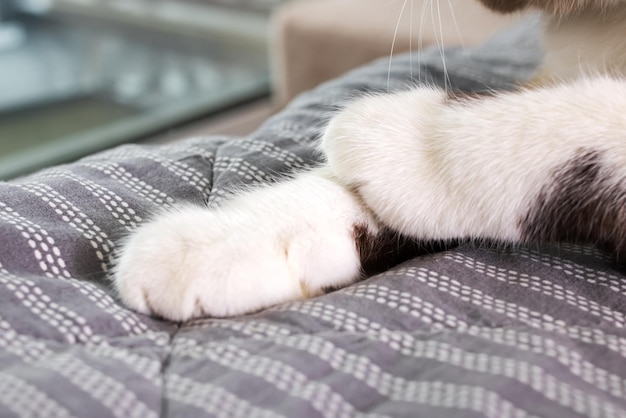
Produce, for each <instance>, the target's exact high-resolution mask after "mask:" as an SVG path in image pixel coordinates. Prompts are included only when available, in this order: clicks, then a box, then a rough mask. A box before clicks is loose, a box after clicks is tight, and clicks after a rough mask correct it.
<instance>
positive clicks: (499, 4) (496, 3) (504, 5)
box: [480, 0, 528, 13]
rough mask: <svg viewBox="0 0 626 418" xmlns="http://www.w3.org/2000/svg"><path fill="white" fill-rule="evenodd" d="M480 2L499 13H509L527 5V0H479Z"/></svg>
mask: <svg viewBox="0 0 626 418" xmlns="http://www.w3.org/2000/svg"><path fill="white" fill-rule="evenodd" d="M480 2H481V3H482V4H484V5H485V6H487V7H488V8H490V9H491V10H495V11H496V12H501V13H511V12H515V11H517V10H520V9H523V8H525V7H526V6H528V0H480Z"/></svg>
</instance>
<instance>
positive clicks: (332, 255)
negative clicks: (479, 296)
mask: <svg viewBox="0 0 626 418" xmlns="http://www.w3.org/2000/svg"><path fill="white" fill-rule="evenodd" d="M622 16H626V14H623V15H622ZM572 19H574V18H572ZM625 21H626V17H625V18H621V19H616V20H615V22H613V21H611V23H610V24H607V25H605V26H603V25H602V24H598V23H597V22H595V23H594V22H593V21H592V20H590V21H589V23H588V24H582V26H576V25H574V24H573V23H572V22H575V19H574V20H568V21H564V22H563V23H562V24H559V25H557V24H556V21H553V22H552V23H551V26H549V29H548V34H549V36H548V41H547V44H548V45H549V46H550V47H551V48H552V49H553V50H552V52H553V53H552V54H548V61H547V68H548V69H549V70H551V71H557V73H556V74H554V75H555V79H563V80H569V81H568V82H567V83H564V84H562V85H559V86H553V87H545V88H542V89H539V90H535V91H533V90H528V91H522V92H519V93H507V94H502V95H499V96H496V97H493V98H488V99H482V100H476V101H472V100H469V101H461V102H456V103H450V102H449V101H446V96H445V93H443V92H442V91H439V90H435V89H429V88H419V89H416V90H413V91H408V92H404V93H397V94H394V95H387V96H372V97H366V98H363V99H360V100H358V101H356V102H354V103H352V104H350V105H349V106H347V107H346V109H345V110H344V111H343V112H341V113H340V114H339V115H338V116H337V117H336V118H334V119H333V120H332V122H331V123H330V125H329V127H328V129H327V131H326V133H325V136H324V138H323V143H322V149H323V151H324V152H325V153H326V155H327V157H328V166H327V167H325V168H323V169H321V170H317V171H314V172H312V173H308V174H302V175H300V176H298V177H297V178H296V179H294V180H291V181H288V182H284V183H282V184H279V185H275V186H270V187H265V188H261V189H258V190H255V191H252V192H248V193H244V194H242V195H240V196H238V197H237V198H235V199H234V200H232V201H230V202H228V203H227V204H225V205H224V206H223V207H221V208H220V209H217V210H208V209H206V208H198V207H182V208H178V209H176V210H174V211H170V212H166V213H164V214H161V215H159V216H157V217H156V218H155V219H154V220H152V221H150V222H147V223H146V224H144V225H142V226H141V227H140V228H139V229H138V230H137V231H136V232H135V233H134V234H133V235H132V236H131V237H130V238H129V240H128V241H127V242H126V243H125V245H124V248H123V251H122V252H121V256H120V259H119V263H118V265H117V266H116V273H115V285H116V288H117V290H118V292H119V295H120V296H121V298H122V300H123V301H124V302H125V303H126V304H127V305H128V306H130V307H131V308H133V309H135V310H137V311H139V312H144V313H151V314H158V315H160V316H163V317H165V318H168V319H173V320H186V319H189V318H193V317H198V316H204V315H211V316H229V315H237V314H241V313H245V312H250V311H254V310H257V309H261V308H264V307H267V306H270V305H273V304H276V303H281V302H285V301H289V300H295V299H301V298H305V297H311V296H316V295H319V294H320V293H322V292H323V289H324V288H325V287H330V286H339V285H345V284H348V283H350V282H352V281H354V280H355V279H356V278H358V276H359V273H360V271H359V270H360V261H359V255H358V253H357V249H356V247H355V242H354V237H353V232H354V226H355V225H362V226H366V227H367V228H368V229H369V231H370V232H371V233H372V234H376V233H377V231H378V226H377V222H381V223H382V224H385V225H386V226H390V227H392V228H394V229H396V230H398V231H401V232H403V233H405V234H408V235H412V236H415V237H419V238H458V237H481V238H495V239H501V240H507V241H515V240H518V239H519V238H520V230H519V220H520V217H522V216H523V215H524V213H525V211H527V210H528V208H529V206H530V205H531V204H532V200H533V198H535V197H536V195H537V193H539V191H540V190H541V188H542V187H544V186H545V185H546V184H549V183H548V181H549V179H548V177H549V175H550V173H552V172H553V170H554V169H555V168H557V167H559V166H562V165H563V164H565V163H566V162H567V161H569V160H571V159H572V158H573V157H574V156H575V155H576V154H577V153H579V152H580V151H581V150H583V149H589V148H593V149H595V150H598V151H607V152H606V153H605V154H604V155H605V156H608V161H604V163H605V164H606V165H608V170H609V172H612V173H614V174H615V175H616V176H617V177H618V178H619V179H623V178H624V177H626V145H625V140H624V139H625V135H626V116H625V112H626V82H625V81H623V80H619V79H611V78H607V77H596V78H592V79H587V80H580V81H576V76H575V74H577V73H578V72H580V70H581V68H582V70H593V71H594V72H602V71H603V70H610V71H611V72H613V73H622V70H623V68H624V66H626V59H625V52H624V51H626V47H624V46H623V43H624V39H626V37H625V36H624V35H623V33H624V28H626V25H625V24H624V22H625ZM579 23H580V22H579ZM559 28H560V29H559ZM574 38H575V39H576V40H575V41H574V42H576V43H577V44H576V45H577V46H575V47H572V46H570V45H568V42H570V40H571V39H574ZM609 41H611V42H610V43H606V42H609ZM603 42H604V43H603ZM598 43H600V45H599V44H598ZM563 63H564V64H565V66H564V67H563V66H561V64H563ZM605 64H606V65H605ZM574 66H575V67H576V70H575V71H574V72H572V71H570V69H571V68H573V67H574ZM355 193H358V195H357V194H355ZM374 219H376V221H375V220H374Z"/></svg>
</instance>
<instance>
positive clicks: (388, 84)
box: [387, 0, 408, 92]
mask: <svg viewBox="0 0 626 418" xmlns="http://www.w3.org/2000/svg"><path fill="white" fill-rule="evenodd" d="M407 1H408V0H404V1H403V2H402V8H401V9H400V16H398V21H397V22H396V28H395V30H394V32H393V41H391V52H390V53H389V68H388V70H387V92H389V86H390V84H391V63H392V61H393V51H394V49H395V47H396V40H397V39H398V29H399V28H400V22H401V21H402V16H403V15H404V9H406V4H407Z"/></svg>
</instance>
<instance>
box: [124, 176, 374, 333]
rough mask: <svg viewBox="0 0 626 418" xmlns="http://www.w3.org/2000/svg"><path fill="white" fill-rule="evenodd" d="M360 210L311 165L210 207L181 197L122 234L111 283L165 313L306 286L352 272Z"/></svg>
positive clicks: (349, 277) (247, 308)
mask: <svg viewBox="0 0 626 418" xmlns="http://www.w3.org/2000/svg"><path fill="white" fill-rule="evenodd" d="M368 216H369V215H368V214H367V213H364V212H363V210H362V208H361V206H360V205H359V204H358V202H357V201H356V200H355V199H354V196H353V195H352V194H351V193H349V192H347V191H346V190H345V189H344V188H343V187H341V186H339V185H337V184H336V183H334V182H333V181H330V180H328V179H326V178H324V177H322V176H320V175H318V174H317V173H311V174H305V175H301V176H300V177H298V178H296V179H295V180H292V181H288V182H285V183H282V184H279V185H275V186H271V187H266V188H262V189H258V190H255V191H252V192H249V193H245V194H243V195H241V196H238V197H237V198H235V199H234V200H233V201H231V202H227V203H226V204H225V205H224V206H223V207H221V208H220V209H218V210H209V209H207V208H201V207H191V206H188V207H182V208H179V209H177V210H173V211H169V212H167V213H163V214H161V215H159V216H157V217H156V218H155V219H154V220H152V221H149V222H147V223H146V224H144V225H142V226H141V227H139V229H138V230H137V231H136V232H135V233H134V234H133V235H131V236H130V238H129V239H128V240H127V241H126V243H125V245H124V246H123V248H122V251H121V254H120V257H119V260H118V263H117V265H116V268H115V274H114V283H115V287H116V289H117V291H118V294H119V296H120V298H121V299H122V301H123V302H124V303H125V304H127V305H128V306H129V307H130V308H132V309H134V310H136V311H138V312H141V313H145V314H154V315H158V316H161V317H163V318H166V319H170V320H175V321H184V320H187V319H190V318H195V317H202V316H213V317H224V316H232V315H239V314H243V313H248V312H253V311H256V310H259V309H262V308H265V307H268V306H271V305H275V304H278V303H282V302H287V301H292V300H298V299H302V298H307V297H312V296H316V295H319V294H322V293H323V292H324V289H325V288H327V287H333V286H340V285H345V284H348V283H350V282H353V281H354V280H356V279H357V278H358V277H359V274H360V261H359V254H358V250H357V248H356V246H355V242H354V236H353V235H354V226H355V224H358V225H360V226H363V225H369V224H370V223H372V221H371V219H369V218H368ZM372 224H373V223H372Z"/></svg>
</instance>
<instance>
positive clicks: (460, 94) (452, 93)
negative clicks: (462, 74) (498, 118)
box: [444, 90, 496, 104]
mask: <svg viewBox="0 0 626 418" xmlns="http://www.w3.org/2000/svg"><path fill="white" fill-rule="evenodd" d="M495 95H496V93H495V92H493V91H489V90H486V91H476V92H464V91H457V90H447V91H446V97H445V99H444V104H457V103H458V104H465V103H471V102H475V101H478V100H483V99H485V98H488V97H493V96H495Z"/></svg>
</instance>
